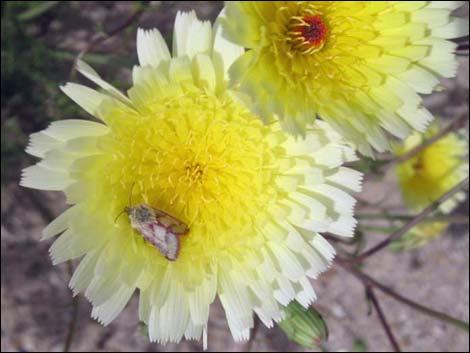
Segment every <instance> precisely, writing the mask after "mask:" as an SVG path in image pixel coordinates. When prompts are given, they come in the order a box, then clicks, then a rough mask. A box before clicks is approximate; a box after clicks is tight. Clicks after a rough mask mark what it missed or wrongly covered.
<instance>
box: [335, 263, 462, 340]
mask: <svg viewBox="0 0 470 353" xmlns="http://www.w3.org/2000/svg"><path fill="white" fill-rule="evenodd" d="M336 263H337V264H338V265H340V266H341V267H342V268H343V269H345V270H346V271H348V272H349V273H351V274H352V275H354V277H356V278H357V279H359V280H360V281H361V282H363V283H364V284H365V285H369V286H373V287H374V288H377V289H379V290H380V291H381V292H383V293H384V294H386V295H388V296H390V297H391V298H393V299H395V300H397V301H399V302H401V303H403V304H406V305H408V306H409V307H410V308H412V309H414V310H416V311H419V312H421V313H423V314H425V315H428V316H431V317H433V318H435V319H437V320H440V321H443V322H447V323H449V324H451V325H454V326H456V327H458V328H460V329H461V330H464V331H466V332H468V331H469V325H468V323H467V322H465V321H462V320H459V319H456V318H454V317H452V316H450V315H447V314H445V313H443V312H440V311H437V310H434V309H431V308H428V307H426V306H424V305H422V304H419V303H416V302H415V301H413V300H411V299H409V298H406V297H404V296H403V295H401V294H398V293H396V292H395V291H394V290H393V289H391V288H389V287H387V286H386V285H384V284H382V283H380V282H378V281H377V280H376V279H374V278H372V277H370V276H369V275H367V274H365V273H364V272H361V271H360V270H358V269H357V268H356V267H355V266H354V265H352V264H351V263H350V262H349V261H348V260H346V259H342V258H337V259H336Z"/></svg>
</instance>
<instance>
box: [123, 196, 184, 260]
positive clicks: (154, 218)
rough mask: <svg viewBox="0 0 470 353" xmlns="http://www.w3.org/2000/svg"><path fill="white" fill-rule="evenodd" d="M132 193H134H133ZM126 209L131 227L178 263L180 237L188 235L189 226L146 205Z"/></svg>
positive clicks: (164, 254)
mask: <svg viewBox="0 0 470 353" xmlns="http://www.w3.org/2000/svg"><path fill="white" fill-rule="evenodd" d="M131 193H132V192H131ZM131 205H132V203H131V201H130V200H129V206H127V207H125V208H124V211H123V212H125V213H127V215H128V216H129V220H130V222H131V227H132V228H134V229H135V230H137V231H138V232H139V233H140V234H141V235H142V237H143V238H144V239H145V240H146V241H148V242H149V243H150V244H152V245H153V246H154V247H155V248H157V249H158V251H160V253H161V254H162V255H163V256H165V257H166V258H167V259H168V260H170V261H176V259H178V256H179V252H180V236H182V235H185V234H187V233H188V231H189V228H188V226H187V225H186V224H185V223H183V222H182V221H180V220H179V219H177V218H175V217H173V216H171V215H169V214H168V213H166V212H163V211H162V210H159V209H157V208H153V207H151V206H149V205H147V204H145V203H141V204H139V205H136V206H131Z"/></svg>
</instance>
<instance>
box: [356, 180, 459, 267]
mask: <svg viewBox="0 0 470 353" xmlns="http://www.w3.org/2000/svg"><path fill="white" fill-rule="evenodd" d="M467 185H468V177H467V178H466V179H465V180H463V181H461V182H460V183H459V184H457V185H456V186H454V187H453V188H452V189H451V190H449V191H448V192H446V193H445V194H444V195H442V196H441V198H440V199H439V200H437V201H435V202H433V203H432V204H431V205H429V206H428V207H426V208H425V209H424V210H423V211H422V212H421V213H419V214H418V215H416V216H415V217H414V218H413V219H412V220H410V221H409V222H407V223H406V224H405V225H403V227H401V228H399V229H398V230H397V231H395V232H394V233H392V234H391V235H390V236H389V237H387V238H386V239H384V240H383V241H381V242H380V243H379V244H377V245H376V246H374V247H372V248H371V249H369V250H367V251H365V252H363V253H362V254H361V255H359V256H357V257H355V258H352V259H351V260H350V261H351V262H361V261H364V260H365V259H366V258H368V257H369V256H371V255H373V254H375V253H377V252H378V251H380V250H382V249H384V248H386V247H387V246H388V245H389V244H390V243H391V242H392V241H394V240H397V239H399V238H400V237H402V236H403V235H404V234H406V233H407V232H408V231H409V230H411V229H412V228H413V227H414V226H416V225H417V224H419V223H420V222H421V221H423V220H424V219H425V218H426V217H427V216H429V215H430V214H431V213H432V212H434V211H435V210H436V209H437V208H438V207H439V206H440V205H441V204H442V203H444V202H445V201H447V200H448V199H450V198H451V197H452V196H454V195H455V194H456V193H457V192H459V191H460V190H462V189H464V188H465V187H466V186H467Z"/></svg>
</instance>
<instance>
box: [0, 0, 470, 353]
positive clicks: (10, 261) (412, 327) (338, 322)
mask: <svg viewBox="0 0 470 353" xmlns="http://www.w3.org/2000/svg"><path fill="white" fill-rule="evenodd" d="M199 5H200V4H199ZM199 5H198V6H199ZM184 6H185V7H186V8H191V6H192V4H185V5H184ZM201 6H202V5H201ZM201 11H202V13H203V16H209V17H210V16H211V11H214V10H213V8H212V7H209V8H208V9H205V7H204V6H202V7H201ZM145 21H147V22H148V23H153V21H157V20H155V19H154V20H152V21H150V20H148V19H144V22H145ZM460 61H461V65H460V69H459V75H458V77H457V79H456V80H444V81H443V85H444V86H445V87H446V88H447V89H446V90H445V91H444V92H441V93H438V94H435V95H433V96H431V97H427V98H426V105H427V106H428V107H429V108H430V109H431V110H432V111H433V112H434V113H435V114H436V115H440V116H443V117H444V118H452V117H454V116H457V115H459V114H467V116H468V93H469V83H468V74H469V72H468V71H469V69H468V65H469V62H468V58H460ZM366 190H367V192H364V193H363V194H362V195H360V197H361V198H363V199H366V200H373V199H375V200H377V199H380V198H382V197H386V198H387V203H388V205H389V206H391V207H399V202H400V201H399V196H398V193H397V191H396V189H395V186H394V181H393V178H392V177H388V178H387V179H386V181H385V185H384V184H378V183H376V182H371V183H370V184H368V185H367V187H366ZM31 195H34V197H31ZM38 203H40V204H43V205H45V206H46V207H47V208H48V209H50V210H51V213H52V214H58V213H59V212H60V210H62V209H63V208H64V207H65V205H64V201H63V199H62V196H61V195H58V194H55V193H44V192H38V193H34V194H31V193H29V192H26V191H25V190H22V189H21V188H19V187H18V186H16V185H15V184H14V183H11V184H9V185H7V186H5V187H3V188H2V196H1V215H2V222H1V350H2V352H3V351H60V350H62V348H63V345H64V341H65V337H66V335H67V332H68V329H69V323H70V321H71V318H72V311H73V310H72V309H73V308H72V305H71V303H72V299H71V293H70V291H69V289H68V288H67V282H68V280H69V278H70V272H69V268H68V267H67V265H61V266H58V267H53V266H52V265H51V262H50V260H49V258H48V247H49V246H50V242H40V241H39V238H40V231H41V229H42V228H43V227H44V225H45V224H46V221H45V217H46V218H47V216H48V215H47V214H41V213H40V212H38ZM460 212H461V213H466V214H468V205H463V206H462V207H461V210H460ZM378 239H380V236H379V235H370V236H369V237H368V240H369V245H370V244H373V243H374V242H375V241H377V240H378ZM364 270H365V271H366V272H367V273H369V274H371V275H372V276H374V277H375V278H377V279H380V281H381V282H383V283H385V284H387V285H390V286H391V287H392V288H394V289H395V290H396V291H398V292H400V293H402V294H403V295H405V296H408V297H410V298H413V299H414V300H416V301H418V302H420V303H422V304H425V305H429V306H432V307H433V308H435V309H438V310H441V311H443V312H446V313H448V314H451V315H453V316H455V317H457V318H460V319H463V320H466V321H468V320H469V294H468V293H469V237H468V228H466V227H453V228H452V229H451V230H449V231H448V232H447V234H445V235H443V236H442V237H441V238H439V239H438V240H435V241H433V242H432V243H430V244H429V245H428V246H426V247H424V248H422V249H420V250H415V251H411V252H405V253H394V252H390V251H384V252H382V253H381V255H379V256H376V257H374V258H372V259H371V260H370V261H369V262H367V265H366V266H365V268H364ZM314 284H315V288H316V290H317V294H318V297H319V299H318V301H317V303H316V306H317V308H318V309H319V310H320V311H321V312H322V313H323V314H324V316H325V318H326V320H327V322H328V326H329V330H330V337H329V340H328V342H327V343H326V345H325V348H326V349H327V350H329V351H334V350H338V349H347V350H351V348H352V346H353V343H354V342H355V341H358V340H359V341H362V342H364V343H365V344H366V347H367V350H370V351H390V350H391V347H390V344H389V342H388V340H387V338H386V336H385V335H384V332H383V330H382V327H381V326H380V324H379V321H378V319H377V317H376V315H375V314H372V315H371V316H369V315H368V309H367V305H366V301H365V299H364V288H363V286H362V285H361V284H360V283H359V282H358V281H357V280H356V279H355V278H353V277H352V276H351V275H350V274H348V273H346V272H344V271H343V270H341V269H340V268H339V267H337V266H333V267H332V268H331V269H330V270H329V271H328V272H327V273H325V274H324V275H322V276H321V278H320V279H319V280H317V281H316V282H315V283H314ZM377 295H378V298H379V299H380V301H381V303H382V306H383V308H384V311H385V314H386V317H387V319H388V320H389V322H390V325H391V327H392V328H393V330H394V332H395V334H396V336H397V338H398V341H399V343H400V344H401V346H402V348H403V350H406V351H468V350H469V336H468V334H467V333H464V332H462V331H460V330H458V329H456V328H454V327H452V326H450V325H446V324H443V323H441V322H439V321H436V320H434V319H431V318H429V317H427V316H424V315H423V314H420V313H417V312H416V311H413V310H411V309H410V308H408V307H406V306H403V305H401V304H399V303H397V302H396V301H394V300H392V299H390V298H388V297H385V296H384V295H382V294H381V293H377ZM79 303H80V305H79V309H78V316H77V327H76V330H75V337H74V340H73V344H72V350H74V351H92V350H96V351H173V350H180V351H187V350H189V351H199V350H201V349H202V346H201V344H200V343H198V342H182V343H181V344H179V345H168V346H165V347H162V346H159V345H156V344H149V343H148V340H147V338H146V337H145V334H144V333H143V330H142V328H141V327H140V326H139V323H138V320H137V298H136V297H135V298H133V300H132V301H131V302H130V304H129V305H128V306H127V307H126V309H125V310H124V311H123V313H122V314H121V315H120V316H119V317H118V318H117V319H116V320H115V321H114V322H113V323H112V324H111V325H109V326H108V327H101V326H100V325H99V324H97V323H96V322H94V321H93V320H91V319H90V312H91V307H90V305H89V304H88V303H87V302H86V300H85V299H83V298H81V299H80V300H79ZM248 349H251V350H253V351H285V350H290V351H297V350H301V349H300V348H299V347H298V346H296V345H294V344H292V343H289V341H288V340H287V338H286V337H285V336H284V334H283V333H282V332H281V331H280V330H279V329H277V328H274V329H272V330H267V329H266V328H264V327H261V328H260V330H259V331H258V333H257V335H256V339H255V340H254V341H253V342H252V343H250V344H246V343H242V344H235V343H233V341H232V339H231V337H230V334H229V331H228V328H227V325H226V322H225V319H224V315H223V312H222V309H221V306H220V304H219V303H217V302H216V303H215V304H214V305H213V308H212V310H211V320H210V325H209V350H210V351H245V350H248Z"/></svg>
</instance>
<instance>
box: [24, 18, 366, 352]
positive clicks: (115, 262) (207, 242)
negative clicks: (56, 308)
mask: <svg viewBox="0 0 470 353" xmlns="http://www.w3.org/2000/svg"><path fill="white" fill-rule="evenodd" d="M137 53H138V58H139V63H140V66H136V67H134V70H133V86H132V88H131V89H130V90H129V91H128V96H126V95H123V94H122V93H120V92H119V91H118V90H116V89H115V88H114V87H112V86H111V85H109V84H108V83H106V82H105V81H103V79H102V78H101V77H100V76H98V74H97V73H96V72H95V71H94V70H93V69H92V68H91V67H89V66H88V65H86V64H85V63H83V62H79V63H78V70H79V71H80V72H81V73H82V74H84V75H85V76H86V77H87V78H89V79H90V80H91V81H93V82H94V83H96V84H97V85H98V86H100V87H101V89H102V91H100V92H98V91H95V90H93V89H91V88H87V87H85V86H82V85H78V84H74V83H68V84H66V85H65V86H64V87H62V89H63V91H64V92H65V93H66V94H67V95H68V96H69V97H70V98H71V99H73V100H74V101H75V102H77V103H78V104H79V105H81V106H82V107H83V108H84V109H85V110H86V111H87V112H89V113H90V114H92V115H94V116H95V117H96V118H98V119H100V120H101V121H100V122H91V121H86V120H64V121H58V122H54V123H52V124H51V125H50V126H49V127H48V128H47V129H46V130H44V131H41V132H38V133H35V134H33V135H32V136H31V141H30V145H29V147H28V149H27V151H28V153H30V154H32V155H33V156H37V157H39V158H41V161H40V162H39V163H37V164H36V165H34V166H32V167H29V168H26V169H25V170H24V172H23V179H22V182H21V184H22V185H24V186H28V187H32V188H37V189H45V190H61V191H64V192H65V194H66V196H67V200H68V202H69V203H70V204H72V205H73V206H72V207H70V208H69V209H68V210H66V211H65V212H64V213H63V214H62V215H60V216H59V217H58V218H57V219H55V220H54V221H53V222H52V223H51V224H49V225H48V226H47V227H46V228H45V229H44V232H43V235H44V238H50V237H53V236H55V235H57V234H61V235H60V236H59V237H58V239H57V240H56V241H55V242H54V244H53V245H52V247H51V249H50V254H51V257H52V259H53V262H54V263H55V264H58V263H61V262H64V261H67V260H70V259H75V258H81V262H80V265H79V266H78V268H77V269H76V271H75V273H74V275H73V278H72V279H71V282H70V287H71V288H72V289H73V291H74V292H75V293H77V292H84V293H85V296H86V297H87V298H88V299H89V300H90V301H91V303H92V305H93V311H92V315H93V317H94V318H96V319H98V320H99V321H100V322H101V323H103V324H105V325H106V324H108V323H110V322H111V321H112V320H113V319H114V318H115V317H116V316H117V315H118V314H119V312H120V311H121V310H122V309H123V308H124V306H125V305H126V303H127V302H128V300H129V299H130V297H131V296H132V294H133V293H134V292H135V291H136V289H138V290H139V293H140V301H139V317H140V319H141V320H142V321H144V322H145V323H147V325H148V329H149V336H150V339H151V340H152V341H158V342H161V343H166V342H168V341H173V342H178V341H180V340H181V339H182V338H183V337H186V338H187V339H199V338H200V337H201V335H202V333H203V331H204V330H205V328H206V326H207V321H208V316H209V307H210V304H211V303H212V302H213V301H214V300H215V298H216V296H218V298H219V299H220V301H221V303H222V305H223V307H224V308H225V312H226V315H227V320H228V324H229V327H230V329H231V331H232V334H233V336H234V338H235V339H236V340H241V339H247V338H248V337H249V332H250V328H251V327H252V326H253V313H256V314H257V315H258V316H259V318H260V319H261V321H262V322H264V323H265V324H266V325H267V326H271V325H273V322H274V321H279V320H281V319H282V317H283V308H284V306H286V305H288V304H289V303H290V302H291V301H292V300H294V299H295V300H297V301H298V302H299V303H301V304H302V305H303V306H305V307H307V306H308V305H309V304H310V303H311V302H312V301H313V300H314V299H315V293H314V291H313V289H312V286H311V284H310V281H309V278H315V277H316V276H317V275H318V274H319V273H320V272H322V271H324V270H325V269H326V268H327V266H328V265H329V264H330V262H331V260H332V258H333V256H334V249H333V248H332V247H331V246H330V245H329V244H328V242H327V241H326V240H325V239H324V238H323V237H322V236H321V235H320V234H319V232H331V233H334V234H338V235H340V236H352V233H353V229H354V227H355V224H356V221H355V219H354V217H353V207H354V204H355V200H354V198H353V197H352V196H350V193H351V192H352V191H358V190H359V189H360V188H361V185H360V184H361V174H360V173H358V172H356V171H354V170H351V169H348V168H345V167H342V164H343V163H344V162H345V161H351V160H354V159H355V154H354V151H353V150H352V148H351V147H350V146H349V145H347V144H346V143H345V142H344V141H343V139H342V138H341V137H340V136H339V135H338V134H337V133H336V132H335V131H333V130H331V128H329V127H328V126H327V125H326V124H323V123H320V124H317V125H316V126H314V127H313V128H308V129H307V130H306V133H305V134H306V138H305V140H301V141H297V140H295V139H294V138H293V137H287V136H285V135H284V134H283V132H282V130H281V128H280V126H279V124H277V123H272V124H269V125H263V124H262V123H261V122H260V120H259V119H258V118H257V117H256V116H255V115H253V114H252V113H251V112H249V111H248V110H247V109H246V108H245V106H244V105H243V104H242V103H241V102H240V100H239V98H240V96H242V95H240V94H238V93H237V92H233V91H230V90H228V89H227V80H226V79H227V77H228V73H227V68H228V67H229V66H230V64H231V63H232V62H233V61H234V60H236V59H237V58H238V57H239V56H240V55H241V54H242V53H243V49H242V48H241V47H239V46H236V45H233V44H231V43H230V42H228V41H226V40H225V39H224V38H223V37H222V36H221V35H220V27H219V26H218V25H216V27H215V28H214V29H212V28H211V26H210V24H209V23H208V22H201V21H199V20H197V18H196V16H195V14H194V13H184V14H181V13H179V14H178V15H177V17H176V21H175V29H174V36H173V57H172V56H171V55H170V52H169V50H168V48H167V46H166V44H165V42H164V40H163V38H162V36H161V34H160V33H159V32H158V31H157V30H150V31H145V30H139V31H138V34H137ZM242 99H243V97H242ZM131 190H132V194H131ZM130 197H131V200H132V204H133V205H135V204H138V203H145V204H147V205H149V206H151V207H154V208H158V209H160V210H162V211H164V212H167V213H168V214H170V215H172V216H173V217H175V218H176V219H178V220H180V221H182V222H184V223H185V224H186V225H188V227H189V232H187V234H185V235H184V236H181V239H180V240H181V248H180V253H179V256H178V257H177V259H176V261H173V262H171V261H168V260H167V259H166V258H165V257H164V256H163V255H162V254H161V253H160V252H159V251H157V249H156V248H155V247H154V246H152V245H151V244H150V243H148V242H147V241H145V240H144V239H143V237H142V235H141V234H139V232H138V231H137V230H135V229H133V228H132V225H131V223H130V222H129V217H127V216H122V217H120V218H117V219H116V217H117V216H118V215H119V214H120V213H121V212H122V211H123V210H124V209H125V208H126V207H127V206H129V198H130Z"/></svg>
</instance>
